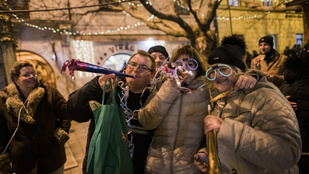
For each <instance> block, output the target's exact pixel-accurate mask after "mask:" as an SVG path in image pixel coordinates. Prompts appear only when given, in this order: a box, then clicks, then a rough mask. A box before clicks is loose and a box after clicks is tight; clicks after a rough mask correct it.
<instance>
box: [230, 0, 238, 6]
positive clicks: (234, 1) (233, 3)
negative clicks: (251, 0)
mask: <svg viewBox="0 0 309 174" xmlns="http://www.w3.org/2000/svg"><path fill="white" fill-rule="evenodd" d="M228 2H229V6H233V7H238V0H228Z"/></svg>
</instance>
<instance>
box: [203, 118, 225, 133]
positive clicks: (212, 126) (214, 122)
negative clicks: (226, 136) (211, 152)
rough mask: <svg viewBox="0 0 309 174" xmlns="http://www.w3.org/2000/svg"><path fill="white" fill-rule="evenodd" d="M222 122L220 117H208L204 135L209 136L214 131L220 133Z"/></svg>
mask: <svg viewBox="0 0 309 174" xmlns="http://www.w3.org/2000/svg"><path fill="white" fill-rule="evenodd" d="M222 122H223V120H222V119H221V118H220V117H217V116H213V115H207V116H206V117H205V118H204V133H205V134H207V133H208V132H209V131H212V130H215V131H217V132H219V130H220V127H221V125H222Z"/></svg>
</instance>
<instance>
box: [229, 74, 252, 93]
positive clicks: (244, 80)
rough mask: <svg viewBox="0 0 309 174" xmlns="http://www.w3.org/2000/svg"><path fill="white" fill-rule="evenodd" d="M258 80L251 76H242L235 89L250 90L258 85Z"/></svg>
mask: <svg viewBox="0 0 309 174" xmlns="http://www.w3.org/2000/svg"><path fill="white" fill-rule="evenodd" d="M256 82H257V80H256V78H254V77H252V76H250V75H241V76H239V78H238V80H237V82H236V84H235V86H234V89H235V90H238V89H248V88H253V87H254V86H255V84H256Z"/></svg>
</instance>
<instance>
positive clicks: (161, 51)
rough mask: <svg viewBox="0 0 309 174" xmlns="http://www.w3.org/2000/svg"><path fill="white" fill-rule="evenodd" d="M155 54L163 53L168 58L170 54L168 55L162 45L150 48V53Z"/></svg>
mask: <svg viewBox="0 0 309 174" xmlns="http://www.w3.org/2000/svg"><path fill="white" fill-rule="evenodd" d="M153 52H159V53H162V54H163V55H164V56H165V57H166V58H168V53H167V51H166V49H165V48H164V47H163V46H161V45H156V46H153V47H151V48H149V50H148V53H149V54H151V53H153Z"/></svg>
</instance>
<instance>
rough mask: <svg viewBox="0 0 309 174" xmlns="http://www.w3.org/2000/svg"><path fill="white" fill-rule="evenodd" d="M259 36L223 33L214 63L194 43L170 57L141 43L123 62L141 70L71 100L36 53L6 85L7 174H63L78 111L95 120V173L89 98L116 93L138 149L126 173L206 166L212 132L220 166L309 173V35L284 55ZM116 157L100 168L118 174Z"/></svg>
mask: <svg viewBox="0 0 309 174" xmlns="http://www.w3.org/2000/svg"><path fill="white" fill-rule="evenodd" d="M258 45H259V52H260V53H257V52H256V51H253V53H252V54H250V53H249V52H247V51H246V50H247V48H246V44H245V42H244V41H243V40H242V39H240V38H238V37H237V36H236V35H233V36H228V37H224V38H223V40H222V42H221V46H220V47H218V48H216V49H215V50H213V51H212V52H211V54H210V55H209V57H208V59H207V62H204V59H203V57H202V55H200V54H199V53H198V52H197V50H195V49H194V48H193V47H192V46H190V45H185V46H181V47H179V48H177V49H176V50H175V51H174V52H173V54H172V56H171V57H169V54H168V53H167V51H166V49H165V48H164V47H163V46H160V45H157V46H153V47H151V48H150V49H149V50H148V51H147V52H146V51H143V50H138V52H137V53H136V54H134V55H132V56H131V58H130V59H129V60H128V62H127V66H126V67H124V69H123V70H122V72H123V73H125V74H128V75H131V76H134V78H130V77H118V76H116V75H115V74H103V75H100V76H97V77H95V78H93V79H92V80H90V81H89V82H88V83H86V84H85V85H84V86H82V87H81V88H80V89H77V90H76V91H74V92H73V93H71V94H70V96H69V98H68V101H66V99H64V98H63V96H62V95H61V94H60V92H59V91H58V90H57V89H54V88H50V87H48V86H45V85H43V84H42V83H40V82H41V81H40V79H39V78H38V77H37V75H36V73H35V69H34V67H33V65H32V64H31V62H29V61H18V62H16V63H15V64H14V65H13V67H12V70H11V79H12V81H13V82H12V83H11V84H9V85H8V86H7V87H5V88H4V89H1V91H0V129H1V132H0V150H1V151H0V152H1V156H0V173H1V172H2V173H12V172H15V173H25V174H37V173H49V174H62V173H63V172H64V171H63V170H64V167H63V165H64V163H65V160H66V158H65V152H64V143H65V142H66V141H67V140H68V138H69V137H68V131H69V128H70V121H71V120H74V121H77V122H87V121H89V120H90V125H89V132H88V137H87V147H86V154H85V158H84V164H83V173H96V172H94V171H96V170H97V168H99V166H100V164H99V165H96V164H97V163H95V162H94V163H93V164H90V163H92V162H93V160H94V159H93V157H92V156H89V155H88V154H89V153H91V152H93V151H92V150H93V149H91V150H90V151H91V152H89V147H90V146H91V141H93V140H92V139H93V136H94V135H95V137H97V129H99V128H98V127H96V125H97V123H98V120H99V119H98V117H97V116H96V115H95V113H96V112H97V111H98V110H96V109H97V107H95V108H93V106H92V105H91V103H92V104H93V103H95V104H96V103H98V106H100V107H101V106H103V105H104V104H106V102H108V99H109V96H110V95H113V94H114V97H115V99H114V100H115V103H116V105H118V106H119V107H122V108H123V112H124V115H125V117H126V119H127V120H128V122H129V124H128V127H129V128H130V129H129V133H128V135H125V134H126V131H123V132H121V135H122V137H120V136H119V138H120V139H121V140H123V142H122V141H121V142H122V143H126V144H128V145H129V147H128V148H129V151H130V155H131V157H132V166H133V170H132V171H129V172H128V173H135V174H143V173H158V174H160V173H164V174H165V173H177V174H181V173H204V172H207V170H208V169H209V168H208V149H207V143H206V140H205V134H206V135H207V134H208V133H209V132H214V133H215V135H216V143H217V148H218V149H217V152H218V159H219V170H220V172H221V173H231V172H234V173H235V172H238V173H240V174H242V173H246V174H247V173H271V174H273V173H278V174H279V173H280V174H281V173H300V174H303V173H308V172H309V169H308V165H307V164H308V162H309V158H308V157H309V149H308V146H309V138H308V137H309V130H308V128H309V116H308V113H309V111H308V108H309V100H308V99H309V91H308V89H309V71H308V66H309V44H306V45H304V46H303V47H299V46H295V47H293V48H291V49H289V48H288V47H287V48H286V50H285V51H284V54H280V53H278V52H277V51H276V50H275V49H274V48H273V46H274V42H273V38H272V37H271V36H264V37H262V38H261V39H260V40H259V41H258ZM105 94H106V95H105ZM101 104H102V105H101ZM209 107H210V109H211V111H209V110H210V109H209ZM99 111H101V110H99ZM103 130H104V128H103ZM108 141H113V140H108ZM118 141H119V140H117V142H118ZM92 144H93V143H92ZM97 148H99V147H97ZM111 148H112V147H111ZM112 151H113V150H110V153H112ZM113 160H114V159H113ZM118 163H119V161H118ZM118 163H117V160H115V161H114V162H113V166H112V167H111V166H110V163H109V164H107V163H106V166H104V165H105V163H104V164H101V166H100V167H101V169H100V170H98V171H101V172H102V171H105V172H103V173H108V172H107V171H109V172H110V173H117V172H116V171H118V170H120V169H118V168H117V166H118V165H116V164H118ZM91 167H92V168H91ZM118 167H119V166H118ZM128 169H129V168H128ZM120 173H121V172H120Z"/></svg>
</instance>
